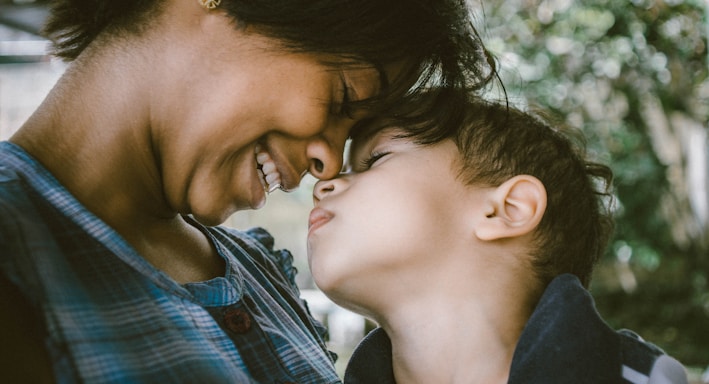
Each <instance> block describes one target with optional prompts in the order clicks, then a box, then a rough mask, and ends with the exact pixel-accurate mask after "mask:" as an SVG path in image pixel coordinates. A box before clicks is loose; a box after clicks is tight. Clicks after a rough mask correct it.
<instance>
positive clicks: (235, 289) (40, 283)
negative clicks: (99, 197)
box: [0, 142, 340, 383]
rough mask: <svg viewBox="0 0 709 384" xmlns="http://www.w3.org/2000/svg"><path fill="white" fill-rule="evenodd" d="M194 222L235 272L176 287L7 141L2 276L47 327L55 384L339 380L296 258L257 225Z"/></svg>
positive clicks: (3, 146)
mask: <svg viewBox="0 0 709 384" xmlns="http://www.w3.org/2000/svg"><path fill="white" fill-rule="evenodd" d="M193 224H194V225H195V226H196V227H198V228H200V229H201V230H202V231H203V232H204V233H205V235H207V236H208V237H209V238H210V239H211V241H212V243H213V244H214V246H215V247H216V249H217V251H218V252H219V254H220V255H221V256H222V257H223V258H224V259H225V261H226V265H227V271H226V274H225V276H224V277H217V278H214V279H212V280H209V281H206V282H200V283H190V284H184V285H180V284H178V283H177V282H175V281H174V280H173V279H171V278H170V277H168V276H167V275H166V274H164V273H163V272H161V271H159V270H157V269H155V268H154V267H153V266H152V265H150V264H149V263H148V262H146V261H145V260H144V259H143V258H142V257H141V256H140V255H138V254H137V253H136V251H135V250H134V249H133V248H132V247H131V246H130V245H128V244H127V243H126V242H125V240H123V239H122V238H121V237H120V236H119V235H118V234H117V233H116V232H115V231H114V230H113V229H111V228H110V227H109V226H108V225H106V224H105V223H104V222H102V221H101V220H100V219H98V218H97V217H96V216H94V215H93V214H91V213H90V212H89V211H87V210H86V209H85V208H84V207H83V206H82V205H81V204H80V203H79V202H78V201H77V200H76V199H75V198H74V197H73V196H72V195H71V194H69V192H68V191H67V190H66V189H64V188H63V187H62V186H61V185H60V184H59V183H58V182H57V180H56V179H54V177H52V175H51V174H49V173H48V171H47V170H46V169H44V168H43V167H42V166H41V165H40V164H39V163H38V162H37V161H35V160H34V159H33V158H31V157H30V156H29V155H28V154H27V153H26V152H24V151H23V150H22V149H21V148H19V147H18V146H16V145H14V144H11V143H9V142H1V143H0V252H2V254H1V255H0V272H1V273H3V274H5V276H6V278H7V279H9V280H10V281H11V282H12V283H13V284H15V285H16V286H17V287H18V289H19V290H20V291H21V292H23V294H24V295H25V297H24V298H23V300H27V301H28V303H29V304H30V306H31V307H33V308H35V309H36V313H37V316H39V318H40V319H41V322H42V323H44V324H45V325H46V331H44V332H43V333H44V334H46V345H47V348H48V351H49V355H50V357H51V360H52V362H53V371H54V374H55V378H56V380H57V382H60V383H70V382H90V383H96V382H115V383H118V382H121V383H124V382H132V383H133V382H170V383H188V382H189V383H250V382H257V383H288V382H297V383H337V382H340V380H339V379H338V377H337V374H336V373H335V369H334V366H333V359H332V356H331V355H330V354H329V352H328V351H327V350H326V348H325V345H324V342H323V337H324V332H325V330H324V328H322V326H321V325H320V324H319V323H318V322H317V321H315V320H314V319H313V318H312V317H311V316H310V313H309V312H308V311H307V309H306V307H305V305H304V303H303V302H302V301H301V300H300V299H299V292H298V289H297V287H296V285H295V283H294V275H295V271H294V269H293V267H292V265H291V261H292V257H291V255H290V253H288V252H287V251H274V250H273V239H272V238H271V236H270V235H269V234H268V233H267V232H266V231H264V230H261V229H254V230H250V231H247V232H240V231H236V230H233V229H228V228H223V227H210V228H207V227H203V226H200V225H199V224H198V223H196V222H193ZM3 310H6V309H5V308H3ZM3 347H6V346H3Z"/></svg>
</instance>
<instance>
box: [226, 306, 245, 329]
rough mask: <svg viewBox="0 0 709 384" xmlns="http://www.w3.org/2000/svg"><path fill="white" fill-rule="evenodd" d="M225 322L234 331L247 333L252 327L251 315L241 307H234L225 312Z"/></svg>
mask: <svg viewBox="0 0 709 384" xmlns="http://www.w3.org/2000/svg"><path fill="white" fill-rule="evenodd" d="M224 324H225V325H226V327H227V328H229V330H230V331H232V332H234V333H246V332H248V331H249V329H251V316H249V313H248V312H246V311H245V310H243V309H240V308H233V309H230V310H228V311H226V313H225V314H224Z"/></svg>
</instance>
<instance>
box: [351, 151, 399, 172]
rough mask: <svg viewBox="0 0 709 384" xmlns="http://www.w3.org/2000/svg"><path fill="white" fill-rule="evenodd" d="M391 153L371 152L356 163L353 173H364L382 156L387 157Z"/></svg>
mask: <svg viewBox="0 0 709 384" xmlns="http://www.w3.org/2000/svg"><path fill="white" fill-rule="evenodd" d="M389 153H391V152H378V151H373V152H372V153H370V154H369V156H368V157H365V158H364V159H362V160H360V161H358V162H357V164H356V167H355V168H354V169H353V171H355V172H362V171H366V170H368V169H370V168H372V166H373V165H374V164H376V163H377V161H379V160H380V159H381V158H383V157H384V156H386V155H388V154H389Z"/></svg>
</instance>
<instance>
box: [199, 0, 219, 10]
mask: <svg viewBox="0 0 709 384" xmlns="http://www.w3.org/2000/svg"><path fill="white" fill-rule="evenodd" d="M197 1H199V3H200V4H202V6H203V7H204V8H206V9H214V8H216V7H218V6H219V3H221V2H222V0H197Z"/></svg>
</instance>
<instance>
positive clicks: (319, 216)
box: [308, 207, 334, 236]
mask: <svg viewBox="0 0 709 384" xmlns="http://www.w3.org/2000/svg"><path fill="white" fill-rule="evenodd" d="M333 216H334V215H333V214H332V212H330V211H327V210H325V209H322V208H318V207H315V208H313V210H312V211H310V217H309V218H308V236H310V234H312V233H313V231H315V230H316V229H318V228H320V227H322V226H323V225H325V224H326V223H327V222H329V221H330V219H332V218H333Z"/></svg>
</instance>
